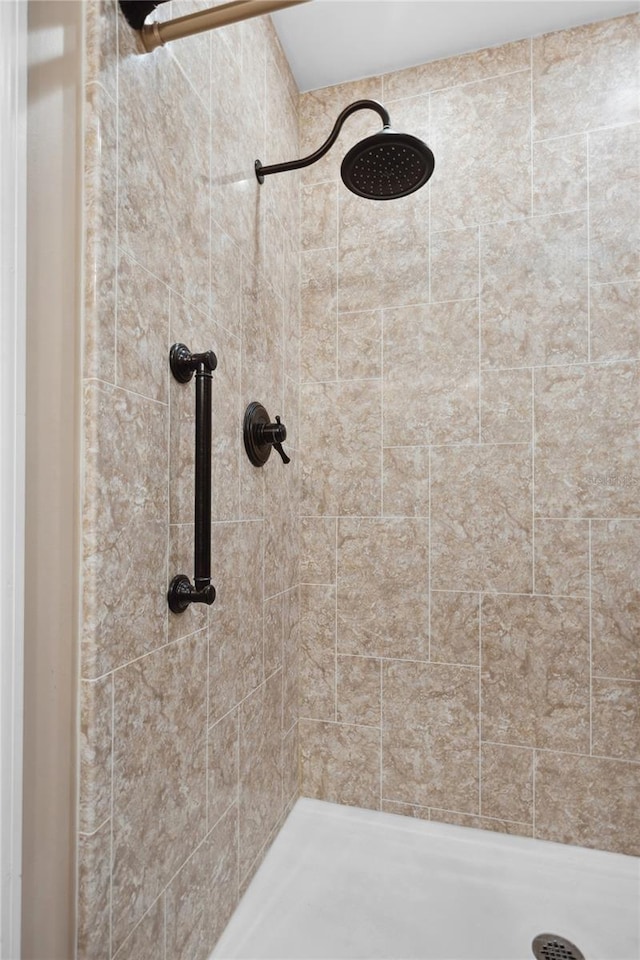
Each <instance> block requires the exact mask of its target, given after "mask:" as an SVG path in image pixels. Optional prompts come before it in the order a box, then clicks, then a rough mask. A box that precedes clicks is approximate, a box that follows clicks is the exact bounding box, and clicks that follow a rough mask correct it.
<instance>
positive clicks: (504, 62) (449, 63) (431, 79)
mask: <svg viewBox="0 0 640 960" xmlns="http://www.w3.org/2000/svg"><path fill="white" fill-rule="evenodd" d="M528 69H529V41H528V40H518V41H516V42H515V43H505V44H503V45H502V46H499V47H487V48H485V49H484V50H474V51H473V53H463V54H461V55H460V56H458V57H447V58H446V59H443V60H432V61H431V62H430V63H422V64H419V65H418V66H416V67H408V68H407V69H405V70H397V71H396V72H394V73H387V74H385V76H384V78H383V81H384V96H385V99H389V100H394V99H395V98H396V97H414V96H416V95H417V94H420V93H429V92H430V91H431V90H439V89H441V88H442V87H455V86H459V85H460V84H465V83H473V82H474V81H476V80H486V79H488V78H489V77H499V76H501V75H503V74H509V73H515V72H516V71H517V70H528Z"/></svg>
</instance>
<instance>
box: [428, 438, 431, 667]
mask: <svg viewBox="0 0 640 960" xmlns="http://www.w3.org/2000/svg"><path fill="white" fill-rule="evenodd" d="M427 470H428V472H429V483H428V487H427V516H428V519H427V593H428V598H429V609H428V610H427V631H428V636H427V659H428V660H429V661H430V660H431V592H432V586H431V523H432V518H431V447H427Z"/></svg>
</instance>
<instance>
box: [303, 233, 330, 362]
mask: <svg viewBox="0 0 640 960" xmlns="http://www.w3.org/2000/svg"><path fill="white" fill-rule="evenodd" d="M300 264H301V276H300V303H301V307H302V314H301V327H300V366H301V374H302V380H303V381H305V380H335V379H336V376H337V349H338V341H337V336H338V315H337V309H338V301H337V294H338V277H337V262H336V252H335V250H312V251H309V252H303V253H302V254H301V258H300Z"/></svg>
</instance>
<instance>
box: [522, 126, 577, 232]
mask: <svg viewBox="0 0 640 960" xmlns="http://www.w3.org/2000/svg"><path fill="white" fill-rule="evenodd" d="M587 197H588V183H587V137H586V136H585V135H584V134H580V135H578V136H574V137H560V138H559V139H557V140H556V139H554V140H539V141H538V142H537V143H534V144H533V212H534V214H553V213H560V211H562V210H583V209H584V208H585V207H586V206H587Z"/></svg>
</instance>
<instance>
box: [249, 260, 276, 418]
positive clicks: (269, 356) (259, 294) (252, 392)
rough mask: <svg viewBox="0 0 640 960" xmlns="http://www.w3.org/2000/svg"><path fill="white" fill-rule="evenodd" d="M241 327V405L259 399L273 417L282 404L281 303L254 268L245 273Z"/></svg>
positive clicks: (252, 266) (251, 267)
mask: <svg viewBox="0 0 640 960" xmlns="http://www.w3.org/2000/svg"><path fill="white" fill-rule="evenodd" d="M243 298H244V315H243V325H242V404H241V409H242V411H243V412H244V409H245V407H246V406H247V404H248V403H250V402H251V401H252V400H259V401H260V403H262V404H264V406H265V407H266V408H267V410H268V411H269V413H271V414H272V415H273V416H275V414H276V413H278V412H280V413H282V411H278V409H277V408H278V407H280V405H281V404H282V376H283V351H284V345H283V330H284V316H283V301H282V299H281V298H280V297H278V296H277V295H276V294H275V293H274V291H273V288H272V287H271V286H270V284H269V283H268V282H267V281H266V280H265V278H264V276H263V275H262V274H261V273H260V271H259V270H258V268H257V267H256V266H255V264H254V265H251V266H250V268H249V269H248V270H247V271H245V289H244V292H243Z"/></svg>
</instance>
